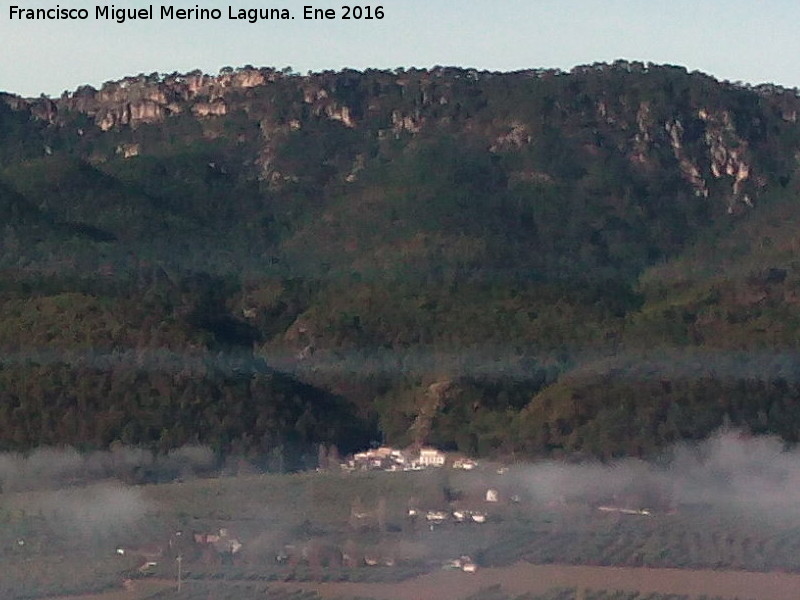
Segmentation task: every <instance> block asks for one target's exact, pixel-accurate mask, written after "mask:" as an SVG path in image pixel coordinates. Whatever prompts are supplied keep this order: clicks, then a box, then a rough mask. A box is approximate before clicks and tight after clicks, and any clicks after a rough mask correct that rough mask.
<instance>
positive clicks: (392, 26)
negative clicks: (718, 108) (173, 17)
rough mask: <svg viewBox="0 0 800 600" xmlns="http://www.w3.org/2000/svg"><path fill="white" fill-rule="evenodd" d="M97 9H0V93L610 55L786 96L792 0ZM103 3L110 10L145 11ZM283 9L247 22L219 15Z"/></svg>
mask: <svg viewBox="0 0 800 600" xmlns="http://www.w3.org/2000/svg"><path fill="white" fill-rule="evenodd" d="M111 4H112V3H111V2H109V3H104V2H103V1H102V0H0V91H8V92H13V93H18V94H22V95H25V96H38V95H39V94H40V93H46V94H49V95H58V94H60V93H61V92H62V91H63V90H65V89H68V90H74V89H75V88H76V87H77V86H79V85H82V84H90V85H94V86H95V87H98V86H99V85H101V84H102V83H103V82H104V81H107V80H112V79H120V78H122V77H124V76H126V75H136V74H138V73H142V72H143V73H152V72H154V71H158V72H166V73H170V72H173V71H181V72H185V71H191V70H193V69H196V68H199V69H202V70H204V71H206V72H209V73H216V72H218V71H219V69H220V68H221V67H223V66H233V67H237V66H243V65H245V64H251V65H254V66H272V67H277V68H283V67H285V66H291V67H293V68H294V70H295V71H299V72H301V73H305V72H306V71H309V70H311V71H319V70H324V69H335V70H338V69H341V68H344V67H349V68H354V69H359V70H361V69H365V68H370V67H371V68H395V67H411V66H416V67H431V66H434V65H445V66H460V67H475V68H478V69H489V70H502V71H506V70H516V69H526V68H537V67H559V68H562V69H569V68H571V67H573V66H575V65H579V64H589V63H593V62H598V61H603V62H611V61H614V60H616V59H618V58H625V59H628V60H642V61H645V62H646V61H652V62H655V63H670V64H676V65H682V66H685V67H687V68H688V69H689V70H695V69H697V70H700V71H703V72H706V73H709V74H711V75H713V76H715V77H717V78H719V79H728V80H731V81H744V82H749V83H754V84H755V83H764V82H771V83H777V84H780V85H784V86H787V87H796V86H797V87H800V60H798V56H800V35H798V26H799V25H800V2H796V1H793V0H764V1H758V0H727V1H703V0H693V1H689V0H671V1H669V2H666V1H656V0H604V1H601V0H493V1H490V0H379V1H378V2H365V1H362V2H361V3H360V5H361V6H366V5H370V6H372V7H376V6H383V10H384V13H385V17H384V18H383V19H382V20H372V21H365V20H362V21H355V20H351V21H342V20H333V21H307V20H304V19H303V7H304V6H306V5H311V6H314V7H319V8H333V9H335V10H336V12H337V13H339V14H341V12H342V10H341V7H342V6H343V5H344V4H347V2H346V0H340V1H338V2H334V1H331V0H317V1H316V2H315V1H314V0H302V1H299V0H195V1H194V2H186V1H185V0H175V1H174V2H170V0H163V1H160V2H159V1H158V0H154V1H153V2H152V5H153V8H154V11H155V13H156V19H155V20H153V21H140V22H129V23H126V24H124V25H119V24H117V23H114V22H112V21H102V20H101V21H97V20H95V18H94V17H95V7H97V6H105V5H111ZM150 4H151V2H148V1H142V0H116V2H115V3H114V6H116V7H117V8H134V7H143V6H149V5H150ZM170 4H172V5H174V6H176V7H194V6H200V7H201V8H219V9H220V10H221V11H222V19H220V20H218V21H197V20H192V21H173V22H170V21H165V20H160V19H159V18H158V12H159V10H160V8H161V7H162V6H169V5H170ZM12 5H13V6H19V7H21V8H54V7H56V6H59V7H61V8H86V9H88V10H89V14H90V18H89V20H86V21H68V20H58V21H49V22H42V21H38V22H34V21H24V20H14V21H10V19H9V13H10V7H11V6H12ZM229 6H230V7H232V8H233V10H234V12H236V11H237V10H238V9H239V8H241V7H244V8H266V7H269V8H287V9H289V10H290V11H291V13H292V14H293V15H294V16H295V19H294V20H290V21H264V22H260V23H256V24H250V23H248V22H246V21H236V20H229V19H228V7H229Z"/></svg>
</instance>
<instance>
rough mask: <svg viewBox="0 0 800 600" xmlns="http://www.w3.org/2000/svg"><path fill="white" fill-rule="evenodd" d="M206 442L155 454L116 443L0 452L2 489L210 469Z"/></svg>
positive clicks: (172, 475)
mask: <svg viewBox="0 0 800 600" xmlns="http://www.w3.org/2000/svg"><path fill="white" fill-rule="evenodd" d="M215 463H216V459H215V457H214V453H213V452H212V451H211V449H210V448H208V447H206V446H184V447H182V448H177V449H175V450H172V451H170V452H169V453H167V454H166V455H159V456H155V455H154V454H153V453H152V452H150V451H148V450H144V449H142V448H133V447H126V446H119V447H114V448H112V449H111V450H108V451H98V452H89V453H85V454H81V453H80V452H78V451H77V450H75V449H74V448H39V449H37V450H34V451H33V452H31V453H30V454H27V455H23V454H16V453H7V454H0V491H4V492H16V491H26V490H42V489H58V488H61V487H64V486H69V485H73V484H76V483H86V482H90V481H100V480H106V479H121V480H133V479H136V477H137V473H138V472H139V471H142V470H146V471H148V472H149V473H151V478H152V477H154V478H155V479H159V476H160V475H161V476H162V478H163V479H165V480H168V479H170V478H175V477H191V476H193V475H195V474H200V473H207V472H209V471H210V470H212V469H213V468H214V466H215Z"/></svg>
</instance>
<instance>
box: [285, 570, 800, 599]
mask: <svg viewBox="0 0 800 600" xmlns="http://www.w3.org/2000/svg"><path fill="white" fill-rule="evenodd" d="M274 585H275V584H272V585H271V586H270V587H273V586H274ZM282 585H283V586H285V587H287V588H291V589H296V588H297V587H302V588H303V589H307V590H313V591H314V592H316V593H318V594H319V595H320V596H322V597H323V598H331V599H335V598H341V597H369V598H376V599H379V600H450V599H456V598H466V597H468V596H469V595H470V594H475V593H476V592H478V591H479V590H480V589H483V588H487V587H491V586H496V585H499V586H501V588H502V589H503V590H504V591H505V592H507V593H509V594H515V595H516V594H519V595H522V594H529V593H545V592H547V591H549V590H551V589H553V588H577V589H578V590H589V589H594V590H624V591H629V592H639V593H641V594H650V593H660V594H679V595H686V596H689V597H692V598H694V597H698V596H703V595H705V596H708V597H724V598H748V599H752V600H797V599H798V597H800V575H797V574H789V573H746V572H740V571H693V570H688V569H650V568H625V567H621V568H620V567H585V566H572V565H531V564H526V563H520V564H516V565H512V566H509V567H498V568H490V569H481V570H479V571H478V572H477V573H474V574H471V575H467V574H463V573H456V572H445V571H439V572H436V573H431V574H428V575H422V576H420V577H416V578H414V579H411V580H408V581H404V582H402V583H398V584H380V583H344V582H335V583H315V584H310V583H304V584H302V586H299V584H297V583H294V582H293V583H290V584H289V583H287V584H282ZM579 597H580V596H579Z"/></svg>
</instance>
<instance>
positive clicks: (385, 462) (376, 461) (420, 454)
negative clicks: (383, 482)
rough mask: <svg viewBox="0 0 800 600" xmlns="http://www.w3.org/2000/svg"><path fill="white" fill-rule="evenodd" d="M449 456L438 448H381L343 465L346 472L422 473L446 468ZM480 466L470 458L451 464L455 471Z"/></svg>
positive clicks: (357, 455) (457, 460) (358, 456)
mask: <svg viewBox="0 0 800 600" xmlns="http://www.w3.org/2000/svg"><path fill="white" fill-rule="evenodd" d="M446 462H447V454H446V453H444V452H442V451H441V450H438V449H436V448H420V449H419V450H418V451H415V450H398V449H395V448H391V447H388V446H381V447H379V448H374V449H371V450H367V451H366V452H359V453H357V454H354V455H353V458H351V459H349V460H347V461H345V462H343V463H341V467H342V469H344V470H349V471H356V470H360V471H373V470H375V471H389V472H392V471H422V470H423V469H427V468H430V467H444V466H445V464H446ZM477 465H478V463H477V462H475V461H474V460H472V459H469V458H457V459H454V460H453V461H452V462H451V466H452V467H453V468H454V469H463V470H465V471H470V470H472V469H474V468H475V467H476V466H477Z"/></svg>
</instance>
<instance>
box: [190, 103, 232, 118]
mask: <svg viewBox="0 0 800 600" xmlns="http://www.w3.org/2000/svg"><path fill="white" fill-rule="evenodd" d="M192 112H193V113H194V114H195V115H197V116H198V117H208V116H215V117H221V116H223V115H226V114H228V105H227V104H225V101H224V100H214V101H213V102H198V103H197V104H195V105H194V106H192Z"/></svg>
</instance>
